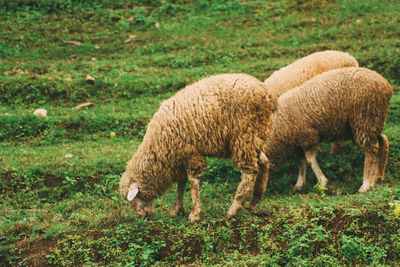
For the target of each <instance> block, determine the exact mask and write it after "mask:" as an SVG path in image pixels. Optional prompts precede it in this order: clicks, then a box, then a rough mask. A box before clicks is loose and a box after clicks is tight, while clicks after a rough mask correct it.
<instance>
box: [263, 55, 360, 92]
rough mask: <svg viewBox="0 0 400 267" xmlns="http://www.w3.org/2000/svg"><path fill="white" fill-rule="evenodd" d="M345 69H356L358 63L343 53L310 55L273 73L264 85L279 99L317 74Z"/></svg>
mask: <svg viewBox="0 0 400 267" xmlns="http://www.w3.org/2000/svg"><path fill="white" fill-rule="evenodd" d="M345 67H358V62H357V60H356V59H355V58H354V57H352V56H350V55H349V54H347V53H345V52H340V51H333V50H326V51H321V52H316V53H313V54H310V55H308V56H306V57H303V58H301V59H299V60H297V61H295V62H293V63H292V64H290V65H288V66H286V67H284V68H281V69H279V70H277V71H275V72H274V73H272V75H271V76H270V77H269V78H268V79H266V80H265V81H264V83H265V85H266V86H267V88H268V90H270V92H271V93H272V94H273V95H274V96H276V97H279V96H280V95H282V94H283V93H286V92H287V91H289V90H291V89H293V88H295V87H297V86H299V85H302V84H303V83H304V82H306V81H308V80H309V79H311V78H313V77H314V76H316V75H318V74H321V73H323V72H325V71H329V70H332V69H339V68H345Z"/></svg>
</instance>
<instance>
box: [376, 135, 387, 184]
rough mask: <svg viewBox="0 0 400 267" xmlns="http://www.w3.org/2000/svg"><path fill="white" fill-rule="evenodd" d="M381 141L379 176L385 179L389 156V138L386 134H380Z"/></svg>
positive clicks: (379, 139)
mask: <svg viewBox="0 0 400 267" xmlns="http://www.w3.org/2000/svg"><path fill="white" fill-rule="evenodd" d="M378 142H379V152H378V160H379V162H378V164H379V173H378V177H379V178H380V179H382V180H383V178H384V176H385V169H386V165H387V162H388V157H389V140H388V138H387V136H386V135H384V134H380V135H379V136H378Z"/></svg>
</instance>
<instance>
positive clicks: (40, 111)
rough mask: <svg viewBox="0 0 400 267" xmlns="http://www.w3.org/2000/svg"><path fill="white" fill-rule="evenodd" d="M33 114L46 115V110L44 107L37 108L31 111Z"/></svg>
mask: <svg viewBox="0 0 400 267" xmlns="http://www.w3.org/2000/svg"><path fill="white" fill-rule="evenodd" d="M33 114H34V115H36V116H38V117H47V110H45V109H44V108H39V109H37V110H35V111H34V112H33Z"/></svg>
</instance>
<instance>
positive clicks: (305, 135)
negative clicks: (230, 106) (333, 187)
mask: <svg viewBox="0 0 400 267" xmlns="http://www.w3.org/2000/svg"><path fill="white" fill-rule="evenodd" d="M391 95H392V86H391V85H390V84H389V82H388V81H386V80H385V79H384V78H383V77H382V76H381V75H379V74H378V73H376V72H375V71H372V70H368V69H365V68H359V67H349V68H342V69H335V70H330V71H327V72H324V73H322V74H320V75H318V76H316V77H314V78H313V79H311V80H309V81H307V82H305V83H304V84H302V85H301V86H299V87H296V88H294V89H292V90H290V91H288V92H287V93H285V94H283V95H282V96H281V97H280V98H279V99H278V108H277V111H276V112H274V114H273V116H272V126H271V134H270V137H269V138H268V140H267V142H266V143H265V144H264V146H263V147H262V151H263V152H264V153H265V155H266V156H267V158H268V160H269V163H270V164H269V165H270V169H269V171H270V172H274V171H276V170H277V169H278V168H279V167H280V166H281V165H282V164H283V163H284V161H286V160H287V159H288V158H290V157H292V158H300V169H299V179H298V182H297V184H296V187H302V186H303V185H304V184H305V173H306V167H307V163H308V164H309V165H310V166H311V168H312V169H313V171H314V173H315V175H316V177H317V179H318V181H319V183H320V184H321V185H322V186H323V187H326V184H327V182H328V180H327V178H326V177H325V176H324V174H323V173H322V171H321V169H320V168H319V166H318V163H317V160H316V155H317V152H318V150H319V143H320V142H334V141H338V140H344V139H353V141H354V142H355V144H358V145H360V146H361V147H362V148H363V149H364V152H365V161H364V177H363V184H362V186H361V187H360V189H359V192H365V191H367V190H368V189H370V188H371V187H372V186H374V185H375V183H376V182H377V180H378V178H382V179H383V176H384V172H385V168H386V163H387V159H388V148H389V142H388V140H387V137H386V136H385V135H383V134H381V132H382V130H383V128H384V125H385V121H386V117H387V114H388V103H389V100H390V98H391ZM259 177H260V178H261V179H264V180H257V181H256V183H255V188H254V191H253V198H252V200H251V201H250V205H249V207H250V208H254V206H255V205H256V204H257V203H258V202H259V201H260V200H261V197H262V195H263V194H264V192H265V185H266V182H267V180H268V176H267V175H262V174H260V175H259ZM260 185H261V186H260Z"/></svg>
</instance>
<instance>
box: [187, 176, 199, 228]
mask: <svg viewBox="0 0 400 267" xmlns="http://www.w3.org/2000/svg"><path fill="white" fill-rule="evenodd" d="M189 180H190V185H191V188H190V193H191V194H192V201H193V207H192V212H191V213H190V214H189V220H191V221H198V220H199V219H200V212H201V201H200V190H199V185H200V179H196V178H194V177H193V176H189Z"/></svg>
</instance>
